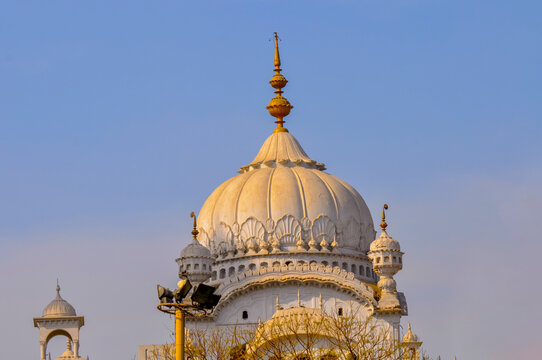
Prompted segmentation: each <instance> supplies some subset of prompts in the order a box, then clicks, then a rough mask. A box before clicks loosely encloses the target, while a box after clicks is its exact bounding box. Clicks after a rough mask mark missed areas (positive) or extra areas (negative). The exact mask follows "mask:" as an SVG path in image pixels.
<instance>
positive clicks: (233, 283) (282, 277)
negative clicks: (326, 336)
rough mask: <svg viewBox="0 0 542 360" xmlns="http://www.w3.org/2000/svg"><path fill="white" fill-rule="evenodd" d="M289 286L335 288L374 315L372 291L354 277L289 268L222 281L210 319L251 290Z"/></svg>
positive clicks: (324, 268)
mask: <svg viewBox="0 0 542 360" xmlns="http://www.w3.org/2000/svg"><path fill="white" fill-rule="evenodd" d="M288 282H302V283H303V282H315V283H321V284H322V285H324V284H326V285H328V286H329V285H331V286H335V287H336V288H337V289H338V290H340V291H342V292H345V293H349V294H350V295H352V296H353V297H355V298H356V299H357V300H358V301H360V302H361V303H362V304H363V305H364V306H365V308H366V309H367V311H368V312H369V313H373V312H374V311H375V309H376V308H377V302H376V300H375V298H374V292H373V290H372V288H371V287H370V286H368V285H367V284H365V283H364V282H363V281H360V280H358V279H356V278H355V276H354V274H353V273H351V272H348V271H345V270H342V269H340V268H339V267H331V266H329V265H328V266H324V265H321V264H320V265H316V264H312V265H309V264H303V265H294V264H290V265H281V266H273V267H268V268H260V269H256V270H246V271H243V272H240V273H237V274H235V275H233V276H230V277H229V278H227V279H224V280H222V283H221V285H220V286H219V288H218V289H217V293H218V294H220V295H221V296H222V299H221V301H220V303H219V304H218V305H217V307H216V308H215V310H214V311H213V313H212V314H211V315H210V316H211V317H212V316H216V315H217V314H218V313H220V311H221V310H222V309H223V308H224V307H225V306H226V305H227V304H228V303H230V302H231V301H232V300H233V299H235V298H237V297H238V296H241V295H243V294H246V293H248V292H250V291H251V290H253V289H254V288H258V287H265V286H267V285H271V284H276V283H282V284H284V283H288Z"/></svg>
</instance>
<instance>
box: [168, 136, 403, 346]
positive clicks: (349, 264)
mask: <svg viewBox="0 0 542 360" xmlns="http://www.w3.org/2000/svg"><path fill="white" fill-rule="evenodd" d="M324 170H325V166H324V164H322V163H319V162H317V161H314V160H312V159H310V158H309V156H308V155H307V154H306V153H305V151H304V150H303V149H302V148H301V145H300V144H299V142H298V141H297V140H296V139H295V138H294V136H293V135H291V134H290V133H289V132H274V133H273V134H272V135H271V136H270V137H269V138H268V139H267V140H266V141H265V143H264V145H263V146H262V148H261V149H260V151H259V153H258V154H257V156H256V158H255V159H254V160H253V161H252V162H251V163H250V164H249V165H246V166H243V167H242V168H241V170H240V171H239V173H240V174H239V175H237V176H235V177H233V178H231V179H230V180H227V181H226V182H225V183H223V184H222V185H220V186H219V187H218V188H217V189H216V190H215V191H214V192H213V193H212V194H211V195H210V196H209V198H208V199H207V201H206V202H205V204H204V205H203V207H202V209H201V211H200V213H199V217H198V230H199V237H198V239H199V240H198V241H194V242H193V243H192V244H190V245H189V246H188V247H187V248H185V249H183V251H182V252H181V256H180V257H179V258H178V259H177V263H178V265H179V277H180V278H189V279H190V280H191V281H193V282H199V281H205V282H206V283H208V284H210V285H214V286H217V287H218V289H217V293H219V294H220V295H221V296H222V298H221V300H220V302H219V304H218V305H217V307H216V308H215V309H214V311H213V312H212V313H211V314H210V315H209V316H206V317H202V318H197V319H192V320H190V319H189V320H188V321H187V326H188V327H201V326H207V327H211V328H214V327H222V326H240V325H254V324H258V323H259V322H265V321H266V320H268V319H270V318H271V317H272V316H273V315H274V314H275V313H276V311H277V306H276V302H277V297H278V299H279V300H278V301H279V302H280V305H281V307H282V308H288V307H294V306H297V305H298V304H299V303H301V304H303V306H305V307H307V308H316V307H318V306H319V304H318V303H317V302H318V301H319V299H320V296H321V298H322V307H323V309H324V310H325V311H326V312H328V313H330V312H334V311H338V309H340V308H342V307H344V308H348V307H352V306H357V307H360V308H361V309H362V311H360V312H359V314H360V316H363V317H368V316H373V317H374V318H375V319H377V320H378V321H381V322H382V324H384V325H387V326H388V327H389V328H390V335H391V336H393V337H394V338H395V339H400V335H401V334H400V327H399V324H400V319H401V317H402V316H404V315H407V305H406V301H405V297H404V295H403V293H401V292H397V290H396V284H395V280H393V275H394V274H395V273H396V272H397V271H399V270H400V269H401V268H402V255H403V253H402V252H401V251H400V247H398V242H397V241H396V240H393V239H392V238H391V237H389V236H388V235H387V234H386V232H385V231H383V233H382V235H381V236H380V237H379V238H378V239H377V240H376V241H375V236H376V231H375V229H374V225H373V220H372V216H371V214H370V212H369V209H368V207H367V205H366V204H365V202H364V200H363V198H362V197H361V195H360V194H359V193H358V192H357V191H356V190H355V189H354V188H353V187H352V186H350V185H349V184H347V183H346V182H345V181H343V180H341V179H339V178H338V177H336V176H333V175H331V174H329V173H327V172H324ZM383 237H384V238H383ZM389 239H391V240H393V241H390V240H389ZM375 244H376V245H377V246H376V247H375ZM390 244H391V245H392V246H391V247H390V248H389V249H388V248H387V246H388V245H390ZM396 245H397V246H396ZM392 253H393V254H392ZM387 259H389V263H387V262H385V261H388V260H387ZM377 261H378V262H379V263H377ZM381 277H382V278H381ZM383 279H384V280H383ZM298 296H299V298H298ZM380 296H381V298H380Z"/></svg>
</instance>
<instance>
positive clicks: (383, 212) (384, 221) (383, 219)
mask: <svg viewBox="0 0 542 360" xmlns="http://www.w3.org/2000/svg"><path fill="white" fill-rule="evenodd" d="M385 210H388V204H384V207H383V208H382V222H381V223H380V227H381V228H382V231H386V228H387V227H388V223H386V212H385Z"/></svg>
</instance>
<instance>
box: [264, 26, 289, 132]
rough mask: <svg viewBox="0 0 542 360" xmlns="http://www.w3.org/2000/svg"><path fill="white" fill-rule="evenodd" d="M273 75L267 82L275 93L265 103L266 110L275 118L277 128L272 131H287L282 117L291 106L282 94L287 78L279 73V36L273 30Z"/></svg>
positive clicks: (287, 112)
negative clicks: (267, 102)
mask: <svg viewBox="0 0 542 360" xmlns="http://www.w3.org/2000/svg"><path fill="white" fill-rule="evenodd" d="M274 64H275V75H273V77H272V78H271V80H270V81H269V83H270V84H271V86H272V87H274V88H275V89H277V90H275V94H277V95H276V96H275V97H274V98H273V99H271V101H270V102H269V105H267V110H268V111H269V114H271V116H274V117H276V118H277V120H276V121H275V123H276V124H277V128H276V129H275V130H274V131H273V132H288V129H286V128H285V127H284V126H283V124H284V117H285V116H287V115H288V114H289V113H290V110H291V109H292V108H293V106H292V105H291V104H290V103H289V102H288V100H287V99H286V98H285V97H283V96H282V93H283V91H282V88H283V87H285V86H286V84H287V83H288V80H286V78H285V77H284V76H283V75H282V74H281V73H280V72H281V71H282V69H281V68H280V54H279V36H278V35H277V33H276V32H275V62H274Z"/></svg>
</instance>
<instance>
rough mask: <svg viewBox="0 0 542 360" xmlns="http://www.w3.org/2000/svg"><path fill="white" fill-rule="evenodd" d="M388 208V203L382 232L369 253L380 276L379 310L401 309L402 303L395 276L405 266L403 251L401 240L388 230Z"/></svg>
mask: <svg viewBox="0 0 542 360" xmlns="http://www.w3.org/2000/svg"><path fill="white" fill-rule="evenodd" d="M386 209H388V204H384V208H383V209H382V223H380V227H381V228H382V233H381V234H380V236H379V237H378V239H376V240H375V241H373V242H372V243H371V245H370V251H369V253H368V255H369V259H371V261H372V262H373V269H374V271H375V272H376V273H377V274H378V275H379V276H380V280H379V281H378V284H377V286H378V288H379V289H380V291H381V296H380V300H379V301H378V308H379V310H386V311H390V310H391V311H400V310H401V304H400V301H399V298H398V296H397V290H396V287H397V284H396V283H395V280H394V279H393V276H394V275H395V274H397V272H398V271H399V270H401V269H402V268H403V258H402V257H403V253H402V252H401V246H400V245H399V242H398V241H397V240H395V239H393V238H392V237H391V236H389V235H388V234H387V232H386V228H387V227H388V224H387V223H386V214H385V212H384V211H385V210H386Z"/></svg>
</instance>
